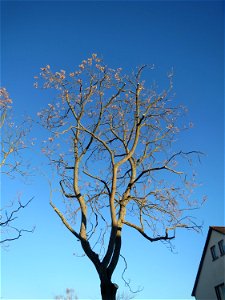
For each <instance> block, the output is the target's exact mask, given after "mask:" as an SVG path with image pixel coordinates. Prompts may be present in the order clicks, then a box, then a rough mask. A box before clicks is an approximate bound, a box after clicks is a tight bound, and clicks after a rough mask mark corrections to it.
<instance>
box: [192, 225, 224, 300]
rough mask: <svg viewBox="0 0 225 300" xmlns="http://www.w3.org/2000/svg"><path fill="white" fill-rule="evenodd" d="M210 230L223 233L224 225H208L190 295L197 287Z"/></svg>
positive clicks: (193, 294)
mask: <svg viewBox="0 0 225 300" xmlns="http://www.w3.org/2000/svg"><path fill="white" fill-rule="evenodd" d="M212 231H217V232H220V233H222V234H224V235H225V227H223V226H210V227H209V231H208V234H207V238H206V242H205V246H204V249H203V252H202V257H201V260H200V264H199V267H198V272H197V276H196V279H195V284H194V288H193V291H192V294H191V295H192V296H195V291H196V288H197V285H198V280H199V277H200V274H201V270H202V265H203V262H204V258H205V254H206V250H207V248H208V244H209V240H210V237H211V234H212Z"/></svg>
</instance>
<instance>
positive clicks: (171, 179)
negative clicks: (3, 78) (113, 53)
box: [35, 54, 200, 299]
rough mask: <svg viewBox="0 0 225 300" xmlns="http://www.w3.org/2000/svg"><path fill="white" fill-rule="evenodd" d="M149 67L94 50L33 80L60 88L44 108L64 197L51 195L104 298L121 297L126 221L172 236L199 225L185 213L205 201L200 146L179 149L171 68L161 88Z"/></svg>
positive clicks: (154, 234) (150, 235) (147, 232)
mask: <svg viewBox="0 0 225 300" xmlns="http://www.w3.org/2000/svg"><path fill="white" fill-rule="evenodd" d="M151 69H152V67H151V66H148V65H143V66H141V67H138V68H137V69H136V70H135V71H133V72H132V73H131V74H130V75H126V74H124V73H123V71H122V69H121V68H117V69H112V68H110V67H108V66H107V65H106V64H105V63H104V61H103V60H102V59H100V58H99V57H98V56H97V55H96V54H93V55H92V57H90V58H88V59H87V60H84V61H82V63H81V64H80V65H79V67H78V70H77V71H73V72H70V73H69V74H67V72H66V71H65V70H60V71H57V72H54V71H52V69H51V67H50V66H49V65H47V66H46V67H44V68H41V73H40V76H38V77H36V79H37V82H36V83H35V86H36V87H37V86H38V85H41V86H42V87H43V88H45V89H53V90H54V91H56V97H54V98H53V100H52V101H51V102H50V103H48V105H47V106H46V108H44V109H43V110H42V111H40V112H39V113H38V116H39V117H40V122H41V124H42V125H43V127H44V128H46V129H47V132H48V139H47V140H46V141H44V143H43V148H42V152H43V153H44V154H45V155H47V157H48V158H49V160H50V163H51V165H52V166H54V167H55V170H56V172H57V174H58V181H59V182H58V183H59V187H60V192H61V194H62V198H63V203H64V204H65V206H64V208H62V205H61V204H56V202H55V200H54V194H52V197H51V200H50V204H51V206H52V207H53V209H54V210H55V212H56V213H57V214H58V216H59V217H60V219H61V220H62V222H63V223H64V225H65V226H66V227H67V229H68V230H69V231H71V233H72V234H73V235H74V236H75V237H76V238H77V239H78V241H79V242H80V243H81V246H82V248H83V250H84V252H85V254H86V255H87V256H88V257H89V259H90V260H91V261H92V263H93V264H94V266H95V268H96V270H97V272H98V274H99V278H100V281H101V293H102V297H103V299H115V295H116V290H117V288H118V287H117V285H116V284H113V283H112V281H111V280H112V274H113V272H114V270H115V268H116V266H117V263H118V261H119V257H120V251H121V242H122V232H123V230H122V229H123V227H124V226H128V227H130V228H131V229H133V230H135V231H137V232H139V233H140V235H141V236H142V237H144V238H145V239H147V240H149V241H150V242H155V241H159V240H162V241H170V240H172V239H174V237H175V233H176V230H177V228H186V229H194V230H199V228H200V227H199V226H198V225H197V224H196V223H195V222H194V220H193V219H192V218H191V217H190V212H189V211H190V210H192V209H193V208H197V207H198V205H199V204H198V203H197V202H195V201H192V198H191V196H190V195H191V192H192V190H193V188H194V186H195V176H194V175H193V176H192V174H191V173H189V171H190V169H189V167H188V163H190V162H191V157H193V155H199V154H200V152H198V151H193V150H189V149H188V150H185V151H184V150H179V151H174V150H173V145H174V142H175V140H176V138H175V137H176V135H178V134H179V132H180V130H182V125H181V121H180V118H182V116H183V114H184V108H183V107H182V106H179V105H177V103H176V101H175V100H174V98H173V73H172V72H170V73H169V74H168V84H167V87H166V88H165V89H163V90H160V88H159V87H158V86H157V84H156V83H154V81H152V82H149V75H145V74H149V72H151V71H152V70H151ZM144 75H145V76H146V81H145V80H144V79H143V78H144ZM186 163H187V164H186Z"/></svg>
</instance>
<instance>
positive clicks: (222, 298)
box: [215, 283, 225, 300]
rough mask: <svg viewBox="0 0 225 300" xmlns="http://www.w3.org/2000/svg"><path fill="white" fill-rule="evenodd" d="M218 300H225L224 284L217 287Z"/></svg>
mask: <svg viewBox="0 0 225 300" xmlns="http://www.w3.org/2000/svg"><path fill="white" fill-rule="evenodd" d="M215 291H216V297H217V300H225V287H224V283H222V284H220V285H217V286H216V287H215Z"/></svg>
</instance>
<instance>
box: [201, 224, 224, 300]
mask: <svg viewBox="0 0 225 300" xmlns="http://www.w3.org/2000/svg"><path fill="white" fill-rule="evenodd" d="M224 237H225V236H224V235H223V234H221V233H219V232H217V231H214V230H212V233H211V238H210V240H209V244H208V247H207V250H206V254H205V259H204V262H203V265H202V269H201V273H200V277H199V281H198V285H197V289H196V292H195V297H196V299H197V300H206V299H210V300H213V299H217V297H216V293H215V288H214V287H215V286H217V285H219V284H221V283H223V282H224V277H225V273H224V272H225V271H224V270H225V255H223V256H220V251H219V246H218V242H219V241H220V240H222V239H224ZM214 245H215V246H216V253H217V256H218V259H216V260H214V261H213V259H212V255H211V251H210V248H211V247H212V246H214Z"/></svg>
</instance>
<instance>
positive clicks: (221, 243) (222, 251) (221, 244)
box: [218, 240, 225, 256]
mask: <svg viewBox="0 0 225 300" xmlns="http://www.w3.org/2000/svg"><path fill="white" fill-rule="evenodd" d="M218 245H219V249H220V255H221V256H222V255H224V254H225V245H224V240H221V241H219V243H218Z"/></svg>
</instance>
